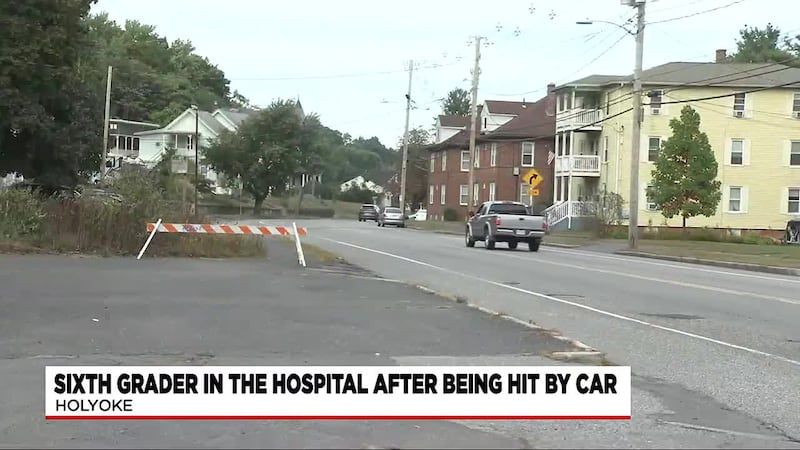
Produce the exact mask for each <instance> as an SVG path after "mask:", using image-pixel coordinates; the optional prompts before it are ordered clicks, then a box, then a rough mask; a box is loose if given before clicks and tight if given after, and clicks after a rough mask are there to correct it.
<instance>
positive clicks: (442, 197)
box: [439, 184, 447, 205]
mask: <svg viewBox="0 0 800 450" xmlns="http://www.w3.org/2000/svg"><path fill="white" fill-rule="evenodd" d="M439 189H441V191H440V192H439V203H441V204H443V205H444V203H445V200H447V194H445V192H447V186H445V185H444V184H443V185H442V186H441V187H440V188H439Z"/></svg>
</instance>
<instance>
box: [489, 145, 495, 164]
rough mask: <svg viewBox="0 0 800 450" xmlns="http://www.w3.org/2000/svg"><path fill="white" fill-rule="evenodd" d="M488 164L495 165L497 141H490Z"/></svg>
mask: <svg viewBox="0 0 800 450" xmlns="http://www.w3.org/2000/svg"><path fill="white" fill-rule="evenodd" d="M489 165H490V166H492V167H494V166H496V165H497V142H492V150H491V152H490V155H489Z"/></svg>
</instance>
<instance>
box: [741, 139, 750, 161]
mask: <svg viewBox="0 0 800 450" xmlns="http://www.w3.org/2000/svg"><path fill="white" fill-rule="evenodd" d="M750 144H751V142H750V139H743V140H742V153H743V154H742V165H745V166H749V165H750V147H751V146H750Z"/></svg>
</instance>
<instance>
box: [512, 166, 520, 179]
mask: <svg viewBox="0 0 800 450" xmlns="http://www.w3.org/2000/svg"><path fill="white" fill-rule="evenodd" d="M513 173H514V176H515V177H518V176H519V167H514V171H513Z"/></svg>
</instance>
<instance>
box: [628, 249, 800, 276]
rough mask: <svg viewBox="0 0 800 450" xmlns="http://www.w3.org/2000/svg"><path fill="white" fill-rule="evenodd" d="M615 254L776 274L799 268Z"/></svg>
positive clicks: (798, 271) (791, 272)
mask: <svg viewBox="0 0 800 450" xmlns="http://www.w3.org/2000/svg"><path fill="white" fill-rule="evenodd" d="M614 254H617V255H625V256H636V257H639V258H648V259H660V260H664V261H675V262H683V263H688V264H702V265H706V266H715V267H725V268H728V269H739V270H748V271H750V272H764V273H774V274H778V275H790V276H795V277H797V276H800V269H792V268H791V267H777V266H762V265H759V264H750V263H739V262H731V261H715V260H713V259H700V258H691V257H688V256H669V255H658V254H655V253H647V252H634V251H630V250H618V251H616V252H614Z"/></svg>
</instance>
